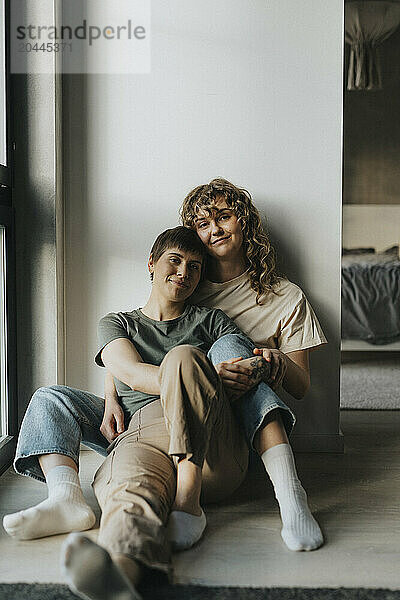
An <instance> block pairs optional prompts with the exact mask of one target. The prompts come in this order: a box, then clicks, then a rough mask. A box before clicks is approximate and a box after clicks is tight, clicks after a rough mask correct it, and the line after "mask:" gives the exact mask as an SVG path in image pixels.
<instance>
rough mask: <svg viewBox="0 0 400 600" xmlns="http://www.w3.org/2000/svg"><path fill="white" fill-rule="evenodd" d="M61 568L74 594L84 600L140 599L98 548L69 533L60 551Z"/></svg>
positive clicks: (101, 549)
mask: <svg viewBox="0 0 400 600" xmlns="http://www.w3.org/2000/svg"><path fill="white" fill-rule="evenodd" d="M61 568H62V570H63V573H64V577H65V579H66V581H67V583H68V585H69V587H70V589H71V590H72V592H74V594H77V596H79V598H83V599H84V600H141V597H140V595H139V594H138V593H137V591H136V590H135V588H134V587H133V585H132V584H131V583H130V582H129V580H128V579H127V578H126V577H125V575H124V574H123V573H122V571H120V569H119V568H118V567H117V566H116V565H115V563H113V561H112V558H111V556H110V555H109V553H108V552H107V550H105V549H104V548H102V547H101V546H99V545H98V544H95V543H94V542H92V541H91V540H89V538H87V537H86V536H84V535H81V534H79V533H71V535H69V536H68V538H67V539H66V540H65V542H64V544H63V547H62V550H61Z"/></svg>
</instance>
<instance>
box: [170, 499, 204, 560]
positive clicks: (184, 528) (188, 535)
mask: <svg viewBox="0 0 400 600" xmlns="http://www.w3.org/2000/svg"><path fill="white" fill-rule="evenodd" d="M206 524H207V519H206V515H205V514H204V511H203V510H202V509H201V508H200V514H199V515H193V514H190V513H188V512H184V511H182V510H173V511H172V512H171V514H170V516H169V520H168V525H167V537H168V539H169V541H170V543H171V546H172V549H173V550H175V551H179V550H189V548H191V547H192V546H194V544H196V543H197V542H198V541H199V540H200V539H201V537H202V536H203V533H204V530H205V528H206Z"/></svg>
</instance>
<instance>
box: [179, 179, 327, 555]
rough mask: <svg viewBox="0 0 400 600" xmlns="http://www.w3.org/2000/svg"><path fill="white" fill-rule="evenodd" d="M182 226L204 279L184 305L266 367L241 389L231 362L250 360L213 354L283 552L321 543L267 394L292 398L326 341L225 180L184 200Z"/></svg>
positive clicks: (241, 192) (231, 351)
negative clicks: (201, 260)
mask: <svg viewBox="0 0 400 600" xmlns="http://www.w3.org/2000/svg"><path fill="white" fill-rule="evenodd" d="M181 219H182V223H183V224H184V225H185V226H187V227H190V228H192V229H194V230H195V231H196V232H197V234H198V236H199V237H200V239H201V241H202V242H203V244H204V245H205V246H206V248H207V252H208V264H207V267H206V276H207V279H206V280H205V281H203V282H202V283H200V286H199V287H198V288H197V290H196V291H195V293H194V295H193V296H192V297H191V299H190V302H193V303H195V304H199V305H200V306H207V307H209V308H216V307H218V308H220V309H222V310H223V311H224V312H225V313H226V314H227V315H228V316H229V317H231V318H232V319H233V320H234V321H235V323H236V324H237V325H238V326H239V328H240V329H241V330H242V331H243V332H244V333H246V334H247V335H248V336H249V338H251V339H252V340H253V342H254V344H255V345H256V348H255V349H253V353H254V354H260V355H263V356H264V358H265V359H266V360H267V361H268V362H270V364H271V371H270V379H269V381H268V385H267V384H266V383H261V384H260V385H259V386H258V387H257V388H256V389H255V390H250V391H248V384H247V382H246V379H245V377H243V374H242V373H241V371H240V363H238V362H237V359H238V358H239V357H240V358H246V357H248V356H251V353H249V350H248V348H246V347H245V346H244V345H243V344H241V343H239V342H238V340H235V341H234V342H232V343H231V344H225V347H224V348H223V349H221V355H220V357H219V361H220V362H221V364H220V365H219V366H218V371H219V374H220V376H221V378H222V380H223V382H224V385H225V388H227V389H228V390H230V394H231V396H236V397H237V400H236V401H235V412H236V415H237V418H238V419H239V421H240V423H241V425H242V427H243V429H244V431H245V434H246V438H247V442H248V445H249V447H252V448H253V449H254V450H255V451H256V452H257V453H258V454H259V455H260V456H261V458H262V461H263V463H264V465H265V468H266V471H267V473H268V475H269V477H270V479H271V481H272V483H273V486H274V491H275V495H276V498H277V500H278V503H279V507H280V513H281V518H282V524H283V527H282V532H281V534H282V538H283V540H284V541H285V543H286V545H287V546H288V548H289V549H291V550H313V549H316V548H318V547H319V546H321V545H322V543H323V537H322V534H321V531H320V529H319V527H318V525H317V523H316V521H315V519H314V518H313V517H312V515H311V512H310V510H309V508H308V505H307V496H306V493H305V491H304V488H303V487H302V485H301V483H300V481H299V479H298V476H297V473H296V468H295V463H294V459H293V453H292V450H291V447H290V445H289V441H288V435H289V434H290V432H291V430H292V427H293V425H294V416H293V414H292V412H291V411H290V410H289V408H288V407H287V406H286V405H285V404H284V403H283V402H282V400H281V399H280V398H279V397H278V395H277V394H275V393H274V392H273V390H275V389H277V388H279V387H280V386H282V387H283V388H284V389H285V390H286V391H287V392H288V393H289V394H291V395H292V396H293V397H294V398H296V399H300V398H302V397H303V396H304V395H305V393H306V392H307V390H308V388H309V386H310V368H309V352H310V350H313V349H315V348H317V347H318V346H320V345H321V344H324V343H326V338H325V336H324V334H323V332H322V329H321V327H320V325H319V323H318V320H317V318H316V316H315V314H314V312H313V309H312V308H311V306H310V304H309V303H308V301H307V299H306V297H305V295H304V293H303V292H302V290H301V289H300V288H299V287H298V286H297V285H295V284H294V283H292V282H290V281H289V280H288V279H286V278H284V277H280V276H278V274H277V271H276V265H275V254H274V250H273V248H272V246H271V244H270V241H269V239H268V236H267V235H266V233H265V231H264V230H263V227H262V223H261V219H260V215H259V213H258V211H257V209H256V207H255V206H254V204H253V203H252V199H251V196H250V194H249V192H248V191H247V190H245V189H241V188H238V187H236V186H235V185H233V184H232V183H230V182H229V181H227V180H225V179H213V180H212V181H211V182H210V183H208V184H205V185H200V186H198V187H196V188H195V189H194V190H192V191H191V192H190V193H189V194H188V195H187V196H186V198H185V200H184V202H183V205H182V208H181Z"/></svg>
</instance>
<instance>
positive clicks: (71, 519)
mask: <svg viewBox="0 0 400 600" xmlns="http://www.w3.org/2000/svg"><path fill="white" fill-rule="evenodd" d="M46 482H47V489H48V498H47V500H44V501H43V502H41V503H40V504H37V505H36V506H33V507H32V508H28V509H27V510H21V511H20V512H17V513H13V514H11V515H6V516H5V517H4V519H3V526H4V529H5V530H6V532H7V533H8V534H9V535H11V536H13V537H16V538H17V539H19V540H33V539H36V538H41V537H46V536H48V535H56V534H59V533H69V532H70V531H84V530H85V529H91V528H92V527H93V525H94V524H95V522H96V517H95V515H94V512H93V511H92V509H91V508H90V506H89V505H88V504H87V502H86V500H85V498H84V496H83V493H82V489H81V486H80V483H79V477H78V473H77V472H76V471H75V470H74V469H72V468H71V467H64V466H59V467H53V469H50V471H49V472H48V473H47V476H46Z"/></svg>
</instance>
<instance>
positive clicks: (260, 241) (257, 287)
mask: <svg viewBox="0 0 400 600" xmlns="http://www.w3.org/2000/svg"><path fill="white" fill-rule="evenodd" d="M217 197H223V198H224V199H225V201H226V203H227V205H228V206H229V208H231V209H232V210H233V212H234V213H235V215H236V216H237V217H238V221H239V223H240V225H241V228H242V232H243V246H244V250H245V254H246V258H247V262H248V265H249V279H250V285H251V287H252V289H253V290H254V291H255V292H256V294H257V296H256V302H257V304H262V302H260V298H261V296H264V295H265V294H267V293H268V292H270V291H272V292H273V291H274V290H273V288H274V286H275V284H276V283H277V281H278V278H279V277H280V275H279V274H278V272H277V268H276V258H275V251H274V248H273V247H272V245H271V242H270V241H269V239H268V236H267V234H266V233H265V231H264V229H263V226H262V222H261V217H260V214H259V212H258V210H257V209H256V207H255V206H254V204H253V202H252V198H251V195H250V193H249V192H248V191H247V190H245V189H243V188H238V187H236V186H235V185H233V183H230V182H229V181H227V180H226V179H222V178H217V179H213V180H212V181H210V183H208V184H205V185H199V186H198V187H196V188H194V190H192V191H191V192H189V194H188V195H187V196H186V198H185V199H184V201H183V204H182V207H181V210H180V217H181V220H182V223H183V225H184V226H185V227H191V228H192V229H195V219H196V217H197V213H198V211H199V210H205V211H206V212H207V213H211V210H212V206H213V205H214V203H215V199H216V198H217Z"/></svg>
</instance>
